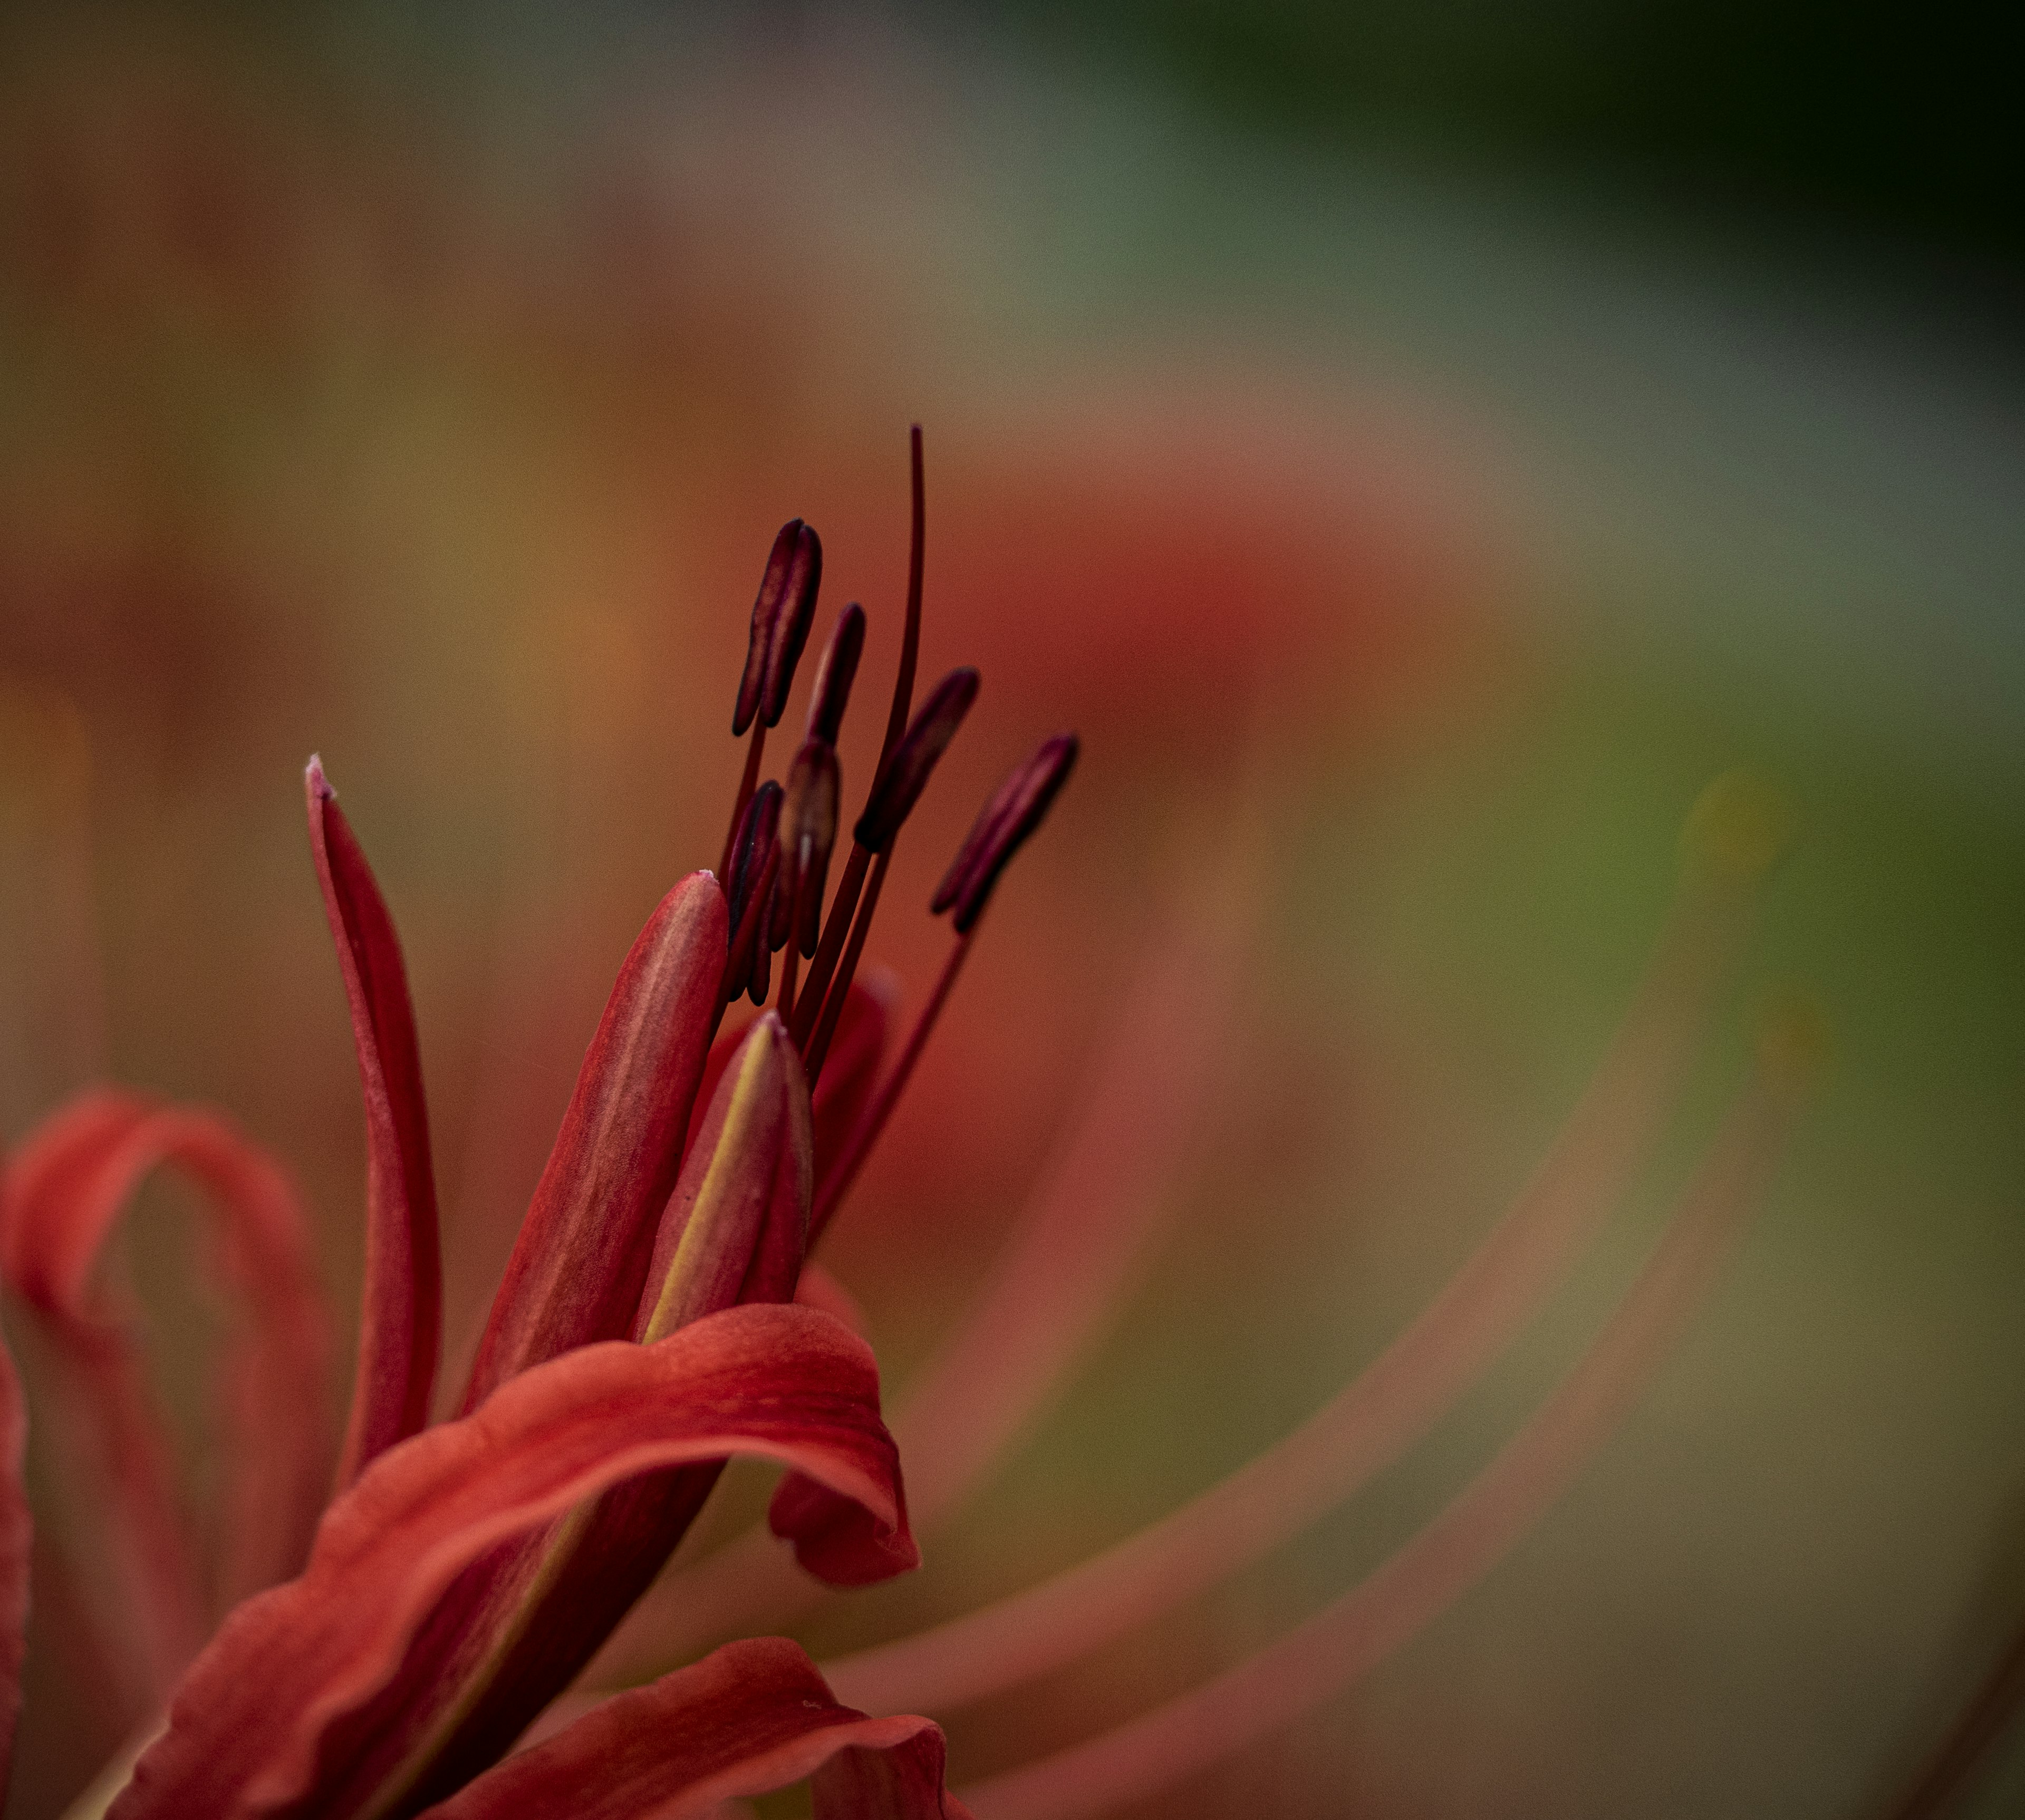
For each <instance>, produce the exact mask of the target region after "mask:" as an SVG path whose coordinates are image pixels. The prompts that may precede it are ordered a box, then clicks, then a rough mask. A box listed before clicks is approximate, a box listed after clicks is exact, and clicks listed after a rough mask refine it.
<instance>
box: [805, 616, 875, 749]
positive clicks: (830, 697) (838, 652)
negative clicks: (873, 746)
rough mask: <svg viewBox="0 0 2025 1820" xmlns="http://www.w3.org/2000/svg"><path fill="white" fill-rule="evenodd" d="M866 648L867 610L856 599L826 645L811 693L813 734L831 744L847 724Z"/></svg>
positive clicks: (810, 711) (810, 710)
mask: <svg viewBox="0 0 2025 1820" xmlns="http://www.w3.org/2000/svg"><path fill="white" fill-rule="evenodd" d="M864 651H865V609H864V608H863V607H861V606H859V605H858V603H857V602H856V601H855V600H854V601H852V602H851V604H850V605H849V606H848V607H845V608H844V610H843V611H842V612H841V613H840V614H839V615H837V619H836V626H835V628H834V629H832V631H831V633H830V635H829V644H826V645H825V646H824V648H823V654H822V662H821V663H820V664H819V665H818V666H817V668H816V680H815V682H814V686H813V687H812V688H810V692H809V737H810V739H821V740H823V741H825V743H828V744H829V745H832V746H834V745H835V744H836V737H837V735H838V733H839V732H840V731H841V730H842V728H843V710H844V708H845V706H846V705H847V703H849V701H850V699H851V684H852V682H853V681H855V680H856V677H857V675H858V659H859V658H860V657H861V656H862V655H864Z"/></svg>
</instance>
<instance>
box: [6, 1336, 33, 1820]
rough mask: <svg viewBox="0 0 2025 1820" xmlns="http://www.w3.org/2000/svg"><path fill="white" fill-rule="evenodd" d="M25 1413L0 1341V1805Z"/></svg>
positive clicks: (22, 1514) (23, 1581) (17, 1600)
mask: <svg viewBox="0 0 2025 1820" xmlns="http://www.w3.org/2000/svg"><path fill="white" fill-rule="evenodd" d="M27 1446H28V1411H27V1410H26V1409H25V1408H24V1407H23V1405H22V1402H21V1381H20V1378H19V1377H17V1375H16V1374H15V1371H14V1356H13V1353H11V1352H9V1351H8V1350H7V1345H6V1341H5V1340H4V1339H0V1804H4V1803H5V1802H6V1789H7V1772H8V1770H9V1767H10V1766H11V1765H12V1763H13V1758H14V1722H15V1720H16V1719H18V1718H20V1714H21V1653H22V1650H23V1649H24V1646H25V1645H26V1641H27V1632H28V1558H29V1554H30V1551H31V1549H32V1547H33V1546H34V1543H35V1525H33V1523H32V1522H31V1521H30V1519H29V1516H28V1498H27V1496H26V1495H25V1494H24V1492H22V1489H21V1456H22V1455H23V1453H24V1451H26V1448H27Z"/></svg>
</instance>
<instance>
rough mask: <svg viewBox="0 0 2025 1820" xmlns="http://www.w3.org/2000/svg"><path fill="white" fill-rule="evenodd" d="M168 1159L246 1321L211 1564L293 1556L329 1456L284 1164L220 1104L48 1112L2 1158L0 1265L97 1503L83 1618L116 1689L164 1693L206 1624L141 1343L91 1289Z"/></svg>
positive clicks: (228, 1357) (65, 1437)
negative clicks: (143, 1189) (214, 1108)
mask: <svg viewBox="0 0 2025 1820" xmlns="http://www.w3.org/2000/svg"><path fill="white" fill-rule="evenodd" d="M164 1164H174V1165H176V1166H177V1167H178V1169H180V1170H182V1172H183V1173H185V1174H186V1175H187V1176H189V1177H190V1178H191V1179H192V1180H194V1181H195V1182H196V1183H197V1185H198V1186H199V1187H201V1188H202V1189H203V1190H204V1192H205V1196H206V1198H207V1200H208V1202H209V1203H210V1205H211V1208H212V1209H213V1211H214V1213H215V1222H214V1233H215V1242H214V1244H213V1245H212V1246H211V1248H210V1252H209V1261H210V1264H211V1269H212V1271H213V1272H214V1274H215V1275H217V1276H218V1277H219V1279H221V1280H222V1282H223V1283H224V1284H225V1285H226V1287H227V1288H228V1289H229V1290H231V1291H233V1293H235V1294H236V1296H237V1299H238V1300H239V1301H240V1302H241V1304H242V1305H243V1306H244V1309H245V1312H246V1314H247V1316H248V1319H246V1321H245V1322H244V1324H243V1326H242V1327H241V1330H240V1331H239V1333H238V1334H237V1337H235V1338H233V1340H232V1341H230V1343H229V1344H228V1346H227V1348H226V1354H225V1358H224V1360H223V1364H222V1371H221V1382H220V1385H219V1404H220V1416H219V1420H220V1425H221V1428H222V1431H223V1433H225V1435H226V1437H228V1438H227V1440H226V1444H225V1445H224V1447H223V1448H222V1452H223V1453H224V1455H225V1457H226V1459H229V1460H230V1462H232V1464H231V1469H230V1478H229V1480H228V1481H227V1484H226V1492H225V1497H226V1510H225V1524H224V1551H223V1558H222V1561H221V1563H220V1567H219V1580H220V1583H221V1584H222V1587H223V1588H224V1589H225V1591H226V1593H227V1594H228V1596H230V1597H231V1598H241V1597H243V1596H244V1595H245V1594H248V1593H249V1592H252V1591H255V1590H257V1589H258V1588H259V1587H263V1586H266V1585H270V1584H271V1583H273V1582H274V1581H275V1580H279V1579H281V1578H282V1577H283V1576H285V1575H287V1574H288V1573H291V1572H293V1571H294V1570H295V1569H296V1567H297V1566H298V1565H300V1562H301V1560H302V1558H303V1550H304V1547H305V1546H306V1544H307V1541H308V1538H309V1534H310V1531H311V1526H312V1525H314V1521H315V1518H316V1514H317V1511H318V1507H319V1506H321V1505H322V1502H323V1492H324V1488H325V1483H326V1481H325V1473H326V1472H327V1470H328V1459H329V1451H328V1446H327V1442H328V1437H327V1435H326V1434H325V1430H324V1427H323V1424H322V1419H321V1418H322V1411H323V1409H324V1407H325V1372H326V1368H327V1365H328V1361H329V1349H330V1348H329V1328H328V1323H327V1321H326V1319H325V1312H324V1307H323V1302H322V1296H321V1294H320V1293H319V1291H318V1287H317V1285H316V1281H315V1277H314V1272H313V1270H312V1268H311V1253H310V1245H309V1240H308V1235H307V1228H306V1226H305V1224H304V1221H303V1215H302V1212H301V1209H300V1204H299V1203H298V1202H297V1200H296V1194H295V1191H294V1190H293V1189H292V1187H291V1186H290V1185H289V1183H288V1179H287V1177H286V1176H285V1175H284V1174H283V1173H282V1172H281V1169H280V1167H279V1166H278V1165H277V1164H276V1163H275V1162H274V1160H273V1158H270V1156H268V1155H267V1154H266V1152H265V1151H263V1150H261V1149H260V1148H259V1147H258V1146H256V1145H255V1144H254V1143H252V1141H251V1140H250V1139H248V1138H247V1137H246V1136H244V1133H242V1132H240V1131H239V1130H238V1129H237V1127H236V1126H234V1125H232V1124H231V1123H230V1121H227V1120H226V1119H225V1118H224V1117H222V1116H220V1115H219V1114H215V1113H210V1112H204V1111H200V1110H193V1109H187V1108H171V1107H164V1106H160V1105H158V1104H156V1103H154V1102H153V1101H150V1100H149V1099H144V1098H142V1097H141V1096H139V1095H134V1094H128V1093H123V1092H118V1091H116V1090H109V1089H108V1090H100V1091H97V1092H91V1093H87V1094H85V1095H80V1096H79V1098H78V1099H75V1100H73V1101H72V1103H70V1104H69V1105H68V1106H65V1107H64V1108H63V1109H61V1110H60V1111H58V1112H57V1114H54V1115H53V1117H51V1118H50V1120H48V1121H46V1123H45V1124H44V1125H42V1128H40V1129H39V1131H38V1132H36V1133H35V1136H33V1137H31V1139H30V1140H29V1142H28V1143H26V1144H24V1146H23V1147H21V1149H20V1151H19V1152H18V1153H17V1155H16V1157H15V1158H13V1162H12V1164H11V1165H10V1166H9V1169H8V1172H7V1178H6V1220H5V1222H4V1242H0V1265H4V1268H5V1271H6V1276H7V1279H8V1281H9V1284H10V1286H12V1287H13V1289H14V1290H16V1291H17V1293H19V1294H20V1296H21V1297H23V1298H24V1300H25V1301H27V1302H28V1304H30V1305H31V1307H33V1308H35V1311H36V1312H37V1314H38V1315H39V1316H40V1317H41V1319H42V1323H43V1325H44V1326H45V1327H46V1330H47V1331H48V1334H49V1336H50V1341H51V1352H52V1355H53V1362H54V1363H55V1364H56V1366H57V1369H58V1371H60V1372H61V1376H62V1378H63V1383H62V1385H61V1392H62V1393H63V1394H64V1395H65V1396H66V1397H67V1398H68V1405H67V1408H66V1412H65V1413H66V1415H67V1416H68V1419H67V1420H63V1421H60V1422H57V1424H55V1425H53V1428H52V1431H51V1432H52V1440H53V1442H54V1444H56V1446H57V1450H58V1451H59V1452H60V1453H61V1455H63V1458H64V1466H63V1476H64V1479H65V1481H66V1484H67V1486H68V1489H69V1491H70V1492H72V1495H74V1496H75V1497H76V1498H78V1499H79V1501H80V1503H84V1504H86V1505H89V1506H93V1507H94V1508H93V1509H92V1510H90V1513H89V1514H90V1515H92V1516H93V1517H95V1519H96V1520H97V1523H98V1524H99V1525H100V1526H101V1531H102V1533H103V1536H104V1546H105V1550H106V1554H107V1558H106V1560H105V1561H104V1562H103V1563H102V1564H101V1566H102V1568H103V1569H104V1571H102V1572H98V1573H96V1574H94V1576H92V1578H93V1581H94V1585H95V1586H96V1587H97V1589H98V1591H99V1594H100V1597H99V1598H98V1600H97V1614H98V1617H99V1621H100V1622H101V1624H103V1625H105V1627H107V1628H108V1631H113V1632H116V1633H121V1634H123V1642H124V1647H123V1649H122V1650H121V1651H120V1652H119V1653H120V1654H121V1656H122V1657H123V1659H125V1660H133V1661H134V1663H135V1668H136V1670H137V1672H138V1675H139V1679H138V1681H137V1682H136V1684H135V1686H134V1687H132V1688H130V1689H128V1690H124V1691H125V1697H127V1700H128V1701H129V1703H130V1704H132V1703H133V1702H134V1701H142V1702H145V1701H149V1700H152V1699H155V1698H159V1697H160V1695H161V1694H162V1693H164V1692H166V1690H167V1683H168V1682H169V1681H170V1680H171V1679H173V1677H174V1675H175V1674H176V1673H177V1672H178V1671H179V1670H180V1669H181V1668H182V1664H183V1663H184V1662H185V1661H186V1660H188V1659H189V1656H190V1654H191V1653H193V1651H194V1649H196V1647H197V1645H198V1644H199V1643H200V1642H202V1640H203V1636H204V1630H205V1629H206V1628H207V1624H206V1620H205V1616H204V1602H203V1599H202V1598H201V1596H200V1593H199V1591H198V1590H197V1589H198V1585H199V1576H198V1574H197V1570H196V1569H195V1566H194V1565H193V1562H192V1561H191V1560H190V1558H189V1547H188V1543H187V1539H186V1526H185V1525H184V1523H183V1521H182V1516H181V1514H180V1510H179V1506H178V1499H177V1496H176V1494H175V1490H174V1480H175V1475H174V1472H173V1470H172V1469H171V1465H170V1454H169V1450H168V1448H167V1445H166V1444H165V1442H164V1438H163V1436H162V1433H161V1429H160V1420H159V1417H158V1415H157V1413H156V1410H155V1408H154V1407H153V1404H152V1402H151V1401H150V1400H149V1397H148V1396H147V1393H146V1391H145V1387H144V1378H143V1374H142V1371H141V1361H140V1357H139V1354H138V1349H137V1348H136V1347H135V1345H134V1341H133V1339H132V1337H131V1336H130V1334H129V1332H128V1331H127V1327H126V1326H125V1325H124V1324H123V1323H122V1322H121V1321H120V1320H119V1319H118V1318H117V1312H116V1310H115V1309H113V1308H110V1307H108V1306H107V1305H105V1304H104V1303H103V1302H102V1301H101V1299H100V1298H98V1297H95V1296H94V1294H93V1292H92V1289H91V1275H92V1269H93V1266H94V1264H95V1263H96V1261H97V1257H98V1255H99V1253H100V1251H101V1249H102V1247H103V1246H104V1245H105V1241H106V1239H107V1238H108V1235H109V1234H110V1233H111V1231H112V1227H113V1226H114V1224H115V1223H116V1220H118V1218H119V1213H120V1212H121V1210H122V1209H123V1208H124V1206H125V1205H126V1204H127V1202H128V1201H129V1199H130V1198H131V1197H132V1195H133V1194H134V1191H135V1190H136V1189H137V1188H138V1187H139V1186H140V1184H141V1181H142V1180H144V1179H145V1177H146V1176H147V1175H148V1174H149V1172H151V1171H153V1169H156V1168H158V1167H160V1166H161V1165H164ZM137 1651H138V1656H139V1659H138V1660H135V1657H136V1652H137Z"/></svg>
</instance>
